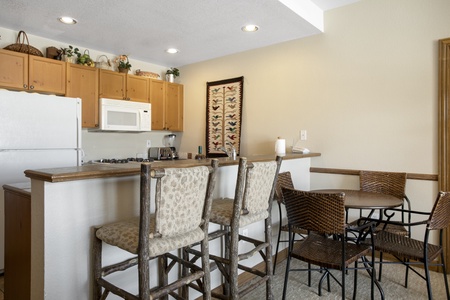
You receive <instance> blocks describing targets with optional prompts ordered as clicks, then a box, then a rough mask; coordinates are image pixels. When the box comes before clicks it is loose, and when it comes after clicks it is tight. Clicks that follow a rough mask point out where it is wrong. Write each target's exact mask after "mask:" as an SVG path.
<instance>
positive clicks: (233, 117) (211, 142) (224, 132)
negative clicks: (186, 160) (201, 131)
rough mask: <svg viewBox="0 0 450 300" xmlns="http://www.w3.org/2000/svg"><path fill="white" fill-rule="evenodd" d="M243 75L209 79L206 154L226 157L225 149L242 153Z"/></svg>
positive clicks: (207, 155)
mask: <svg viewBox="0 0 450 300" xmlns="http://www.w3.org/2000/svg"><path fill="white" fill-rule="evenodd" d="M243 83H244V77H243V76H242V77H237V78H231V79H225V80H220V81H214V82H207V90H206V99H207V101H206V105H207V107H206V157H225V156H227V154H226V153H225V151H224V149H231V148H232V147H234V148H235V149H236V153H237V155H239V149H240V142H241V141H240V140H241V122H242V100H243V99H242V96H243V92H244V90H243V89H244V86H243Z"/></svg>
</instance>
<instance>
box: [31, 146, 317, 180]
mask: <svg viewBox="0 0 450 300" xmlns="http://www.w3.org/2000/svg"><path fill="white" fill-rule="evenodd" d="M315 156H320V153H308V154H299V153H286V154H285V155H284V156H283V160H286V159H298V158H307V157H315ZM245 157H247V159H248V160H249V161H267V160H271V159H275V158H276V155H275V154H270V155H269V154H268V155H247V156H245ZM238 161H239V159H237V160H232V159H230V158H226V157H224V158H219V167H221V166H230V165H237V164H238ZM210 164H211V159H202V160H195V159H186V160H166V161H158V162H156V161H155V162H152V167H153V166H154V167H158V168H173V167H176V168H179V167H181V168H183V167H193V166H203V165H210ZM139 172H140V164H139V163H127V164H86V165H82V166H79V167H67V168H51V169H39V170H26V171H25V176H27V177H29V178H31V179H38V180H42V181H47V182H63V181H72V180H83V179H93V178H107V177H121V176H131V175H139Z"/></svg>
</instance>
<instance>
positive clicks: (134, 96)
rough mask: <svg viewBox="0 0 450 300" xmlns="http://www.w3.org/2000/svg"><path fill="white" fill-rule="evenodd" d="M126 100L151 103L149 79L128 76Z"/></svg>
mask: <svg viewBox="0 0 450 300" xmlns="http://www.w3.org/2000/svg"><path fill="white" fill-rule="evenodd" d="M126 86H127V92H126V99H127V100H130V101H137V102H145V103H149V102H150V100H149V78H147V77H143V76H136V75H127V85H126Z"/></svg>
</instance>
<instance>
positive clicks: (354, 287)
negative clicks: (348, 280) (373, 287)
mask: <svg viewBox="0 0 450 300" xmlns="http://www.w3.org/2000/svg"><path fill="white" fill-rule="evenodd" d="M354 272H355V275H354V278H353V279H354V281H353V300H356V291H357V289H356V287H357V285H358V261H355V271H354Z"/></svg>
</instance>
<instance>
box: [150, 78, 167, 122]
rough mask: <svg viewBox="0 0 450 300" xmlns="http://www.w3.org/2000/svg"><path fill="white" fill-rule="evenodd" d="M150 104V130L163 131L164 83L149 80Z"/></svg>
mask: <svg viewBox="0 0 450 300" xmlns="http://www.w3.org/2000/svg"><path fill="white" fill-rule="evenodd" d="M149 83H150V103H151V104H152V130H164V129H165V128H164V112H165V108H164V97H165V85H164V81H162V80H157V79H149Z"/></svg>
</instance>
